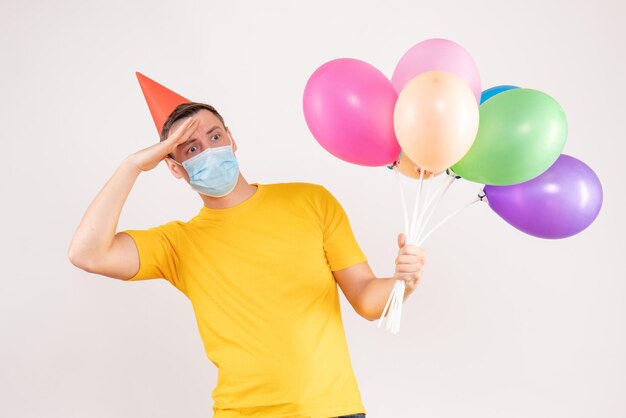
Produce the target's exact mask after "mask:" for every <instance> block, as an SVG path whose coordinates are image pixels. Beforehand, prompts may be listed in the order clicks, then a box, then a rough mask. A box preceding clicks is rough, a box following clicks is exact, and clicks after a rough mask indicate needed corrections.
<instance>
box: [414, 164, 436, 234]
mask: <svg viewBox="0 0 626 418" xmlns="http://www.w3.org/2000/svg"><path fill="white" fill-rule="evenodd" d="M421 171H422V172H423V170H421ZM432 178H433V173H429V174H428V183H427V184H426V196H425V197H424V199H423V201H421V202H420V203H421V205H420V206H421V207H420V211H419V212H420V214H419V218H418V219H417V222H416V223H415V224H414V225H413V230H412V231H411V241H410V242H409V244H412V245H415V243H416V242H417V232H418V230H419V229H420V228H421V226H422V221H423V220H424V214H425V213H426V210H427V209H428V205H427V202H428V201H429V196H430V190H431V189H432V185H433V181H432Z"/></svg>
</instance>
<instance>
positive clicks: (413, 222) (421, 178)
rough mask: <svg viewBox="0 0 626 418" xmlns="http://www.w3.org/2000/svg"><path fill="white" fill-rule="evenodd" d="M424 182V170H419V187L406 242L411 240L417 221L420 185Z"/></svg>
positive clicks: (420, 195) (420, 193) (420, 192)
mask: <svg viewBox="0 0 626 418" xmlns="http://www.w3.org/2000/svg"><path fill="white" fill-rule="evenodd" d="M423 184H424V170H420V181H419V187H418V189H417V190H418V191H417V196H416V199H415V204H414V206H413V218H412V220H411V226H410V227H409V236H407V237H406V239H407V241H406V242H411V241H412V238H413V236H412V234H413V229H414V228H415V222H416V221H417V215H418V212H419V210H420V200H421V197H422V186H423Z"/></svg>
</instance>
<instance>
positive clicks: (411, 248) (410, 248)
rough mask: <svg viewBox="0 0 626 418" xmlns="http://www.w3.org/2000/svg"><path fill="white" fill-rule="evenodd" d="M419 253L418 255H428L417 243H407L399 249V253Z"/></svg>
mask: <svg viewBox="0 0 626 418" xmlns="http://www.w3.org/2000/svg"><path fill="white" fill-rule="evenodd" d="M405 254H406V255H417V256H422V257H425V256H426V250H425V249H423V248H420V247H416V246H415V245H405V246H404V247H402V248H400V250H398V255H405Z"/></svg>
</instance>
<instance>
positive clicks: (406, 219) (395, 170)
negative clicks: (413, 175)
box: [393, 164, 409, 239]
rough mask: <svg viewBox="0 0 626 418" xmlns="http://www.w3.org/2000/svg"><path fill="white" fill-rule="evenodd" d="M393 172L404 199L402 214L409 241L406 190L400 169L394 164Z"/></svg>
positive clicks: (405, 232)
mask: <svg viewBox="0 0 626 418" xmlns="http://www.w3.org/2000/svg"><path fill="white" fill-rule="evenodd" d="M393 171H394V173H396V179H397V180H398V187H399V189H400V198H401V199H402V214H403V216H404V235H405V237H406V238H407V239H408V235H409V212H408V210H407V206H406V196H405V195H404V189H403V188H402V182H401V181H400V175H399V174H398V167H397V165H395V164H394V166H393Z"/></svg>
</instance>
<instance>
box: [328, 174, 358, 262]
mask: <svg viewBox="0 0 626 418" xmlns="http://www.w3.org/2000/svg"><path fill="white" fill-rule="evenodd" d="M320 188H321V193H320V202H319V205H320V212H321V215H322V225H323V228H324V252H325V254H326V259H327V260H328V265H329V266H330V269H331V271H337V270H341V269H344V268H347V267H350V266H352V265H354V264H358V263H362V262H364V261H367V258H366V257H365V255H364V254H363V251H361V248H360V247H359V244H358V243H357V241H356V239H355V237H354V234H353V232H352V228H351V226H350V221H349V220H348V216H347V215H346V212H345V211H344V209H343V207H342V206H341V204H340V203H339V202H338V201H337V199H336V198H335V197H334V196H333V195H332V193H330V192H329V191H328V190H327V189H326V188H325V187H324V186H320Z"/></svg>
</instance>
